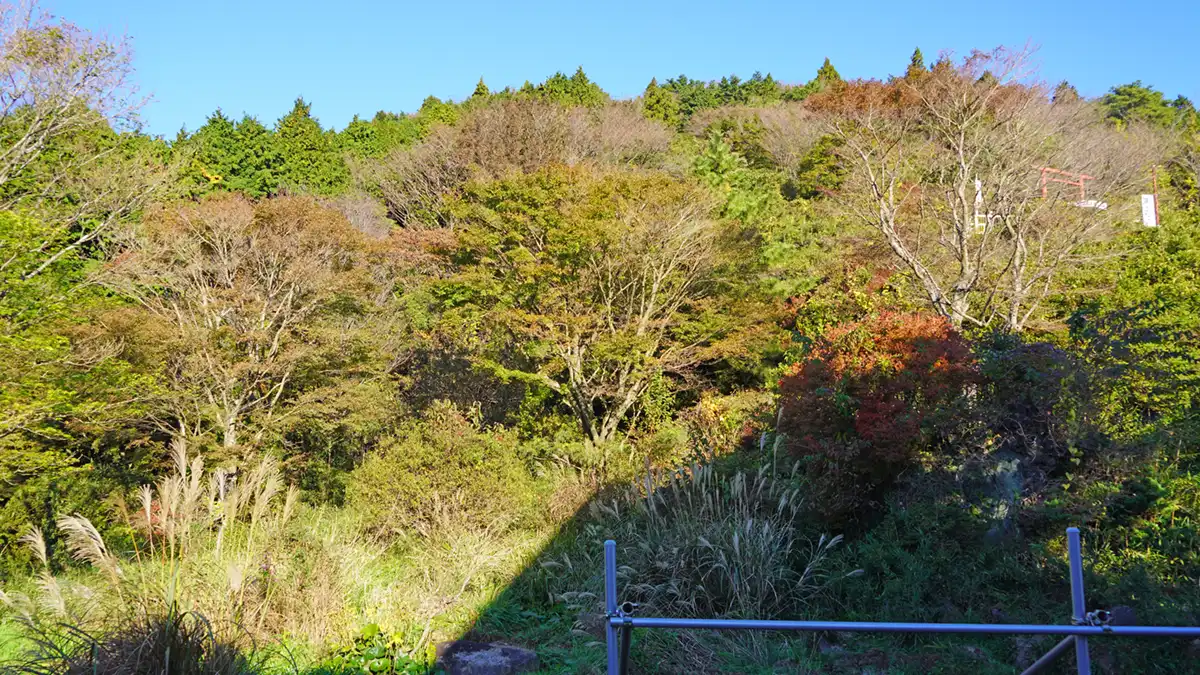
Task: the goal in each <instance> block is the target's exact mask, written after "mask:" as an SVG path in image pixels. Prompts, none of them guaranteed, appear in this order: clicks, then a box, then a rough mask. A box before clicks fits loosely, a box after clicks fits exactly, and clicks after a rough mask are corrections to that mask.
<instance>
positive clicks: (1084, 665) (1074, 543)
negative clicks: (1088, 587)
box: [1067, 527, 1092, 675]
mask: <svg viewBox="0 0 1200 675" xmlns="http://www.w3.org/2000/svg"><path fill="white" fill-rule="evenodd" d="M1067 558H1068V559H1069V561H1070V563H1071V620H1072V621H1074V622H1075V623H1077V624H1081V623H1083V621H1084V617H1085V616H1086V615H1087V602H1085V601H1084V598H1083V548H1082V546H1081V545H1080V543H1079V528H1078V527H1068V528H1067ZM1075 668H1076V669H1077V670H1078V672H1079V675H1092V657H1091V655H1090V654H1088V641H1087V638H1086V637H1083V636H1079V637H1078V638H1077V639H1076V640H1075Z"/></svg>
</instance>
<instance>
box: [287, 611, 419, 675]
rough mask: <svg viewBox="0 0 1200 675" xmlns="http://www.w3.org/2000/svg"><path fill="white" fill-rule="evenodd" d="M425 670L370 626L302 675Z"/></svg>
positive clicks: (394, 674) (365, 674)
mask: <svg viewBox="0 0 1200 675" xmlns="http://www.w3.org/2000/svg"><path fill="white" fill-rule="evenodd" d="M428 670H429V669H428V668H427V667H426V666H425V665H424V664H422V663H420V662H418V661H415V660H413V659H411V658H409V657H408V656H406V655H405V654H403V653H401V651H400V647H399V646H398V644H397V642H396V641H395V640H394V639H392V638H391V637H390V636H389V635H388V634H387V633H385V632H383V631H382V630H380V628H379V626H378V625H377V624H373V623H372V624H367V625H366V626H364V627H363V629H362V630H361V631H360V632H359V634H358V635H357V636H356V637H355V638H354V642H352V643H350V644H348V645H346V646H344V647H341V648H339V649H337V650H335V651H334V653H333V654H332V655H331V656H330V657H329V658H327V659H325V660H324V661H322V662H321V663H320V664H319V665H317V666H316V667H315V668H311V669H309V670H307V671H305V675H405V674H407V673H425V672H428Z"/></svg>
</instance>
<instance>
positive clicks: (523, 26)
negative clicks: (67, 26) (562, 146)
mask: <svg viewBox="0 0 1200 675" xmlns="http://www.w3.org/2000/svg"><path fill="white" fill-rule="evenodd" d="M43 3H44V6H45V7H46V8H47V9H49V10H50V11H52V12H54V13H55V14H58V15H60V16H63V17H65V18H67V19H70V20H71V21H74V22H75V23H77V24H79V25H81V26H84V27H86V28H89V29H92V30H95V31H100V32H105V33H108V34H110V35H120V34H127V35H129V36H130V37H131V38H132V39H133V44H134V49H135V52H136V54H135V63H136V66H137V70H138V80H139V82H140V85H141V89H142V92H143V93H147V94H150V95H152V96H153V102H152V103H151V104H150V105H149V106H148V107H147V108H146V110H145V111H144V114H143V118H144V121H145V123H146V127H147V130H148V131H150V132H151V133H155V134H164V135H167V136H174V134H175V132H176V131H178V130H179V128H180V127H181V126H184V125H186V126H187V128H188V129H195V128H196V127H198V126H199V125H200V124H203V122H204V119H205V117H207V116H208V115H209V114H210V113H211V112H212V111H213V110H215V109H216V108H218V107H220V108H221V109H223V110H224V111H225V112H226V113H227V114H230V115H235V116H239V117H240V116H241V114H242V113H243V112H245V113H249V114H251V115H254V116H256V117H258V118H259V119H260V120H261V121H263V122H264V123H266V124H268V125H269V124H271V123H273V122H274V121H275V120H276V119H278V118H279V117H280V116H281V115H283V114H284V113H285V112H286V111H287V110H288V109H290V108H291V104H292V101H294V100H295V98H296V97H297V96H304V98H305V99H307V100H308V101H309V102H310V103H312V106H313V114H314V115H316V116H317V117H318V118H319V119H320V120H321V122H322V124H324V125H325V126H334V127H337V128H341V127H342V126H344V125H345V124H346V123H347V122H348V121H349V120H350V119H351V118H352V116H353V115H354V114H356V113H357V114H360V115H362V116H364V117H369V116H371V115H373V114H374V113H375V111H377V110H389V111H393V112H401V111H405V112H411V111H413V110H415V109H416V108H417V107H418V106H419V105H420V103H421V100H422V99H424V98H425V97H426V96H428V95H430V94H433V95H436V96H439V97H442V98H454V99H462V98H464V97H466V96H468V95H469V94H470V93H471V91H472V89H473V88H474V87H475V83H476V82H477V81H478V79H479V78H480V77H481V76H482V77H483V78H484V80H485V81H486V82H487V84H488V85H489V86H490V87H491V88H493V89H500V88H503V87H504V86H506V85H513V86H520V85H521V83H522V82H524V81H525V80H531V81H533V82H535V83H536V82H539V81H541V80H542V79H544V78H545V77H546V76H548V75H550V74H552V73H554V71H556V70H562V71H564V72H566V73H568V74H570V73H571V72H574V70H575V68H576V67H577V66H581V65H582V66H583V68H584V70H585V71H586V72H587V73H588V75H589V76H590V77H591V78H592V79H593V80H595V81H596V82H598V83H599V84H600V86H602V87H603V88H604V89H605V90H606V91H608V92H609V93H610V94H612V95H614V96H617V97H621V98H624V97H628V96H634V95H637V94H639V93H640V92H641V91H642V89H643V88H644V87H645V85H646V83H647V82H649V80H650V78H651V77H658V78H659V79H660V80H662V79H665V78H667V77H672V76H675V75H678V74H680V73H685V74H687V75H688V76H689V77H693V78H702V79H714V78H719V77H721V76H722V75H727V74H730V73H736V74H738V75H740V76H742V77H749V76H750V75H751V74H752V73H753V72H754V71H755V70H761V71H763V72H764V73H766V72H770V73H772V74H773V75H774V76H775V77H776V78H777V79H780V80H782V81H784V82H805V81H807V80H808V79H810V78H811V77H812V76H813V74H814V73H815V71H816V69H817V67H818V66H819V65H820V64H821V60H822V59H823V58H825V57H829V58H830V59H831V60H832V61H833V64H834V66H835V67H836V68H837V69H838V70H839V71H840V72H841V74H842V76H843V77H846V78H855V77H884V76H886V75H888V74H891V73H901V72H903V69H904V66H905V65H906V64H907V62H908V57H909V55H910V54H911V53H912V50H913V47H915V46H919V47H921V49H922V51H923V52H924V53H925V55H926V59H927V61H929V62H932V60H933V58H934V57H935V56H936V55H937V53H938V52H939V51H940V50H944V49H949V50H953V51H955V52H956V53H964V52H966V51H969V50H970V49H972V48H980V49H990V48H992V47H995V46H998V45H1002V44H1003V45H1022V44H1024V43H1026V42H1032V43H1034V44H1037V45H1039V46H1040V49H1039V52H1038V57H1037V58H1038V61H1039V62H1040V64H1041V67H1042V70H1041V72H1042V77H1043V79H1045V80H1048V81H1052V82H1057V81H1058V80H1061V79H1068V80H1070V81H1071V82H1072V83H1073V84H1075V85H1076V86H1077V87H1078V88H1079V90H1080V91H1081V92H1082V93H1083V94H1084V95H1087V96H1097V95H1100V94H1103V93H1104V92H1105V91H1106V90H1107V89H1108V88H1109V87H1111V86H1113V85H1115V84H1120V83H1124V82H1130V81H1133V80H1138V79H1140V80H1142V81H1143V82H1144V83H1147V84H1150V85H1152V86H1154V87H1155V88H1158V89H1160V90H1163V91H1164V92H1166V93H1167V95H1168V96H1169V97H1171V98H1174V96H1176V95H1177V94H1183V95H1185V96H1188V97H1189V98H1191V99H1193V100H1198V99H1200V50H1198V48H1197V40H1198V39H1200V0H1156V1H1155V2H1129V1H1122V0H1093V1H1092V2H1078V1H1076V0H990V1H987V0H985V1H982V2H970V1H969V0H968V1H963V0H957V1H945V0H882V1H876V0H859V1H858V2H853V1H845V0H843V1H840V2H839V1H837V0H823V1H820V2H810V1H807V0H791V1H790V2H786V1H781V2H760V1H757V0H746V1H743V2H714V1H710V0H691V1H688V2H652V1H650V0H642V1H641V2H625V1H624V0H593V1H592V2H588V3H584V2H573V1H572V0H558V1H557V2H516V1H514V0H508V1H494V2H481V1H476V0H424V1H423V2H415V3H409V2H399V1H393V2H388V1H385V0H376V1H374V2H371V1H368V0H334V1H331V0H322V1H319V2H318V1H315V0H242V1H241V2H234V1H229V0H207V1H206V0H43Z"/></svg>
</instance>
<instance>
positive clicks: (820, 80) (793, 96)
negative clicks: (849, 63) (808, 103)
mask: <svg viewBox="0 0 1200 675" xmlns="http://www.w3.org/2000/svg"><path fill="white" fill-rule="evenodd" d="M844 82H845V81H844V80H843V79H842V76H841V75H839V74H838V71H837V68H834V67H833V64H832V63H830V62H829V57H825V62H824V63H822V64H821V67H820V68H818V69H817V76H816V77H814V78H813V79H811V80H809V81H808V83H807V84H805V85H804V86H803V87H791V88H790V89H788V90H787V91H785V92H783V99H784V100H785V101H803V100H804V99H806V98H808V97H809V96H812V95H813V94H815V93H817V92H819V91H824V90H825V89H827V88H829V87H831V86H838V85H840V84H843V83H844Z"/></svg>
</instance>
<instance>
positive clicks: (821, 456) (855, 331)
mask: <svg viewBox="0 0 1200 675" xmlns="http://www.w3.org/2000/svg"><path fill="white" fill-rule="evenodd" d="M977 381H978V368H977V364H976V362H975V359H974V357H973V355H972V353H971V350H970V347H969V346H968V344H967V342H966V340H965V339H964V338H963V337H962V336H961V335H960V334H959V333H958V332H957V331H956V330H954V329H953V328H952V327H951V326H950V324H949V322H947V321H946V320H945V319H944V318H942V317H939V316H936V315H932V314H923V313H895V312H889V313H883V314H880V315H878V316H875V317H872V318H869V319H866V320H863V321H860V322H857V323H851V324H844V325H842V326H838V327H836V328H833V329H831V330H829V331H828V332H827V333H826V334H825V335H824V336H823V337H822V338H821V339H820V340H818V342H817V344H816V345H815V346H814V348H813V350H812V352H811V353H810V355H809V357H808V359H807V360H805V361H804V362H802V363H798V364H796V365H795V366H794V367H793V368H792V369H791V371H790V372H789V373H788V374H786V375H785V376H784V377H783V379H782V380H781V381H780V391H781V394H782V399H781V404H780V405H781V409H780V417H779V431H780V433H782V434H783V437H784V443H785V444H786V448H787V449H788V451H789V452H791V453H792V454H793V455H795V456H796V457H798V458H800V459H802V460H803V461H804V464H805V467H806V471H807V475H808V477H809V479H810V484H811V487H812V489H813V490H814V491H815V492H816V494H814V495H813V496H814V500H813V503H815V504H817V505H818V508H819V510H820V512H821V515H822V516H824V517H826V518H827V519H829V520H830V521H832V522H835V523H840V522H844V521H846V520H852V519H854V518H856V517H857V516H861V515H864V510H869V509H870V508H871V507H872V505H873V504H875V503H877V502H878V500H879V499H880V497H881V496H882V494H883V492H884V491H885V490H886V489H887V488H888V487H889V486H890V485H891V484H892V483H893V482H894V480H895V478H896V476H897V475H898V474H900V473H901V472H902V471H903V470H904V469H905V468H907V467H909V466H911V465H912V463H913V462H914V461H915V460H916V457H917V453H918V452H919V451H920V450H921V449H923V448H926V449H935V448H936V447H937V445H938V444H939V443H940V442H941V441H942V440H943V439H944V438H945V437H946V435H947V434H948V432H950V431H951V430H952V429H954V428H955V427H956V426H958V425H959V424H961V415H960V413H962V412H964V411H966V410H967V404H968V400H967V398H968V392H969V391H970V390H971V385H972V384H975V383H976V382H977Z"/></svg>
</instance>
